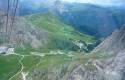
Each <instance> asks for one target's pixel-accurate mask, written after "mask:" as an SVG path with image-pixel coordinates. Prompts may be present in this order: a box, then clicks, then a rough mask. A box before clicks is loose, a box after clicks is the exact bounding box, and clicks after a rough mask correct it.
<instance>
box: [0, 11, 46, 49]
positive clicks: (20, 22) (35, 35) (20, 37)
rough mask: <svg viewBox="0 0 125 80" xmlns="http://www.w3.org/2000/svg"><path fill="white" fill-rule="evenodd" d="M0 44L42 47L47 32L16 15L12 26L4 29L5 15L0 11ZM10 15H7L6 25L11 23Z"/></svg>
mask: <svg viewBox="0 0 125 80" xmlns="http://www.w3.org/2000/svg"><path fill="white" fill-rule="evenodd" d="M0 18H1V19H0V36H1V37H0V44H1V45H8V44H9V45H11V46H13V47H25V46H26V45H28V46H31V47H32V48H39V47H43V46H44V45H45V44H47V40H48V34H47V32H46V31H44V30H42V29H38V28H35V27H34V26H33V25H32V24H30V23H29V22H27V21H26V20H25V19H24V18H21V17H16V18H15V21H14V24H13V26H8V28H7V29H6V15H5V14H4V13H2V12H1V13H0ZM10 18H11V16H10V17H9V21H8V22H9V23H8V25H11V23H12V22H11V20H10Z"/></svg>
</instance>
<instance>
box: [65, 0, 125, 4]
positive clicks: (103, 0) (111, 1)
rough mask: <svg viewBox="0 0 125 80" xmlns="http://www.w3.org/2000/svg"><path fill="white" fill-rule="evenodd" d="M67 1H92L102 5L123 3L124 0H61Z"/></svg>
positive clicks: (124, 2)
mask: <svg viewBox="0 0 125 80" xmlns="http://www.w3.org/2000/svg"><path fill="white" fill-rule="evenodd" d="M63 1H68V2H80V3H93V4H100V5H101V4H102V5H120V4H125V0H63Z"/></svg>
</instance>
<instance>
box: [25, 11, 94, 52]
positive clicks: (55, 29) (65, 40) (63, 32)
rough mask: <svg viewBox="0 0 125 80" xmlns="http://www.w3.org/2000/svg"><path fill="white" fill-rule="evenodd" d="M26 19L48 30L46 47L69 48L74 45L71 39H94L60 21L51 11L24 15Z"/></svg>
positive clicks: (85, 40)
mask: <svg viewBox="0 0 125 80" xmlns="http://www.w3.org/2000/svg"><path fill="white" fill-rule="evenodd" d="M26 19H27V20H28V21H30V22H31V23H32V24H33V25H35V26H37V27H39V28H42V29H45V30H46V31H48V33H49V34H50V35H51V36H50V44H49V46H48V48H53V47H56V49H64V48H65V47H66V49H70V50H71V49H73V48H74V47H75V46H74V44H72V41H75V40H81V41H84V42H86V43H92V42H93V41H94V40H95V39H94V37H92V36H89V35H86V34H83V33H80V32H78V31H76V30H74V29H73V28H72V26H69V25H67V24H64V23H62V22H61V21H60V20H59V18H58V17H56V16H54V15H52V14H51V13H43V14H34V15H30V16H26ZM67 45H68V46H67ZM75 49H76V48H75Z"/></svg>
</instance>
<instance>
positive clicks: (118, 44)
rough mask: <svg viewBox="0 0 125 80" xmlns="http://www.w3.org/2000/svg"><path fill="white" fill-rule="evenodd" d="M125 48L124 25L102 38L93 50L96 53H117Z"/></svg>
mask: <svg viewBox="0 0 125 80" xmlns="http://www.w3.org/2000/svg"><path fill="white" fill-rule="evenodd" d="M124 49H125V27H122V28H121V29H120V30H116V31H115V32H113V33H112V35H111V36H109V37H108V38H107V39H106V40H104V41H103V42H102V43H101V44H100V45H99V46H98V47H97V48H95V50H94V51H93V52H96V53H101V52H102V53H103V52H105V53H107V54H117V53H119V52H120V51H122V50H124Z"/></svg>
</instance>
